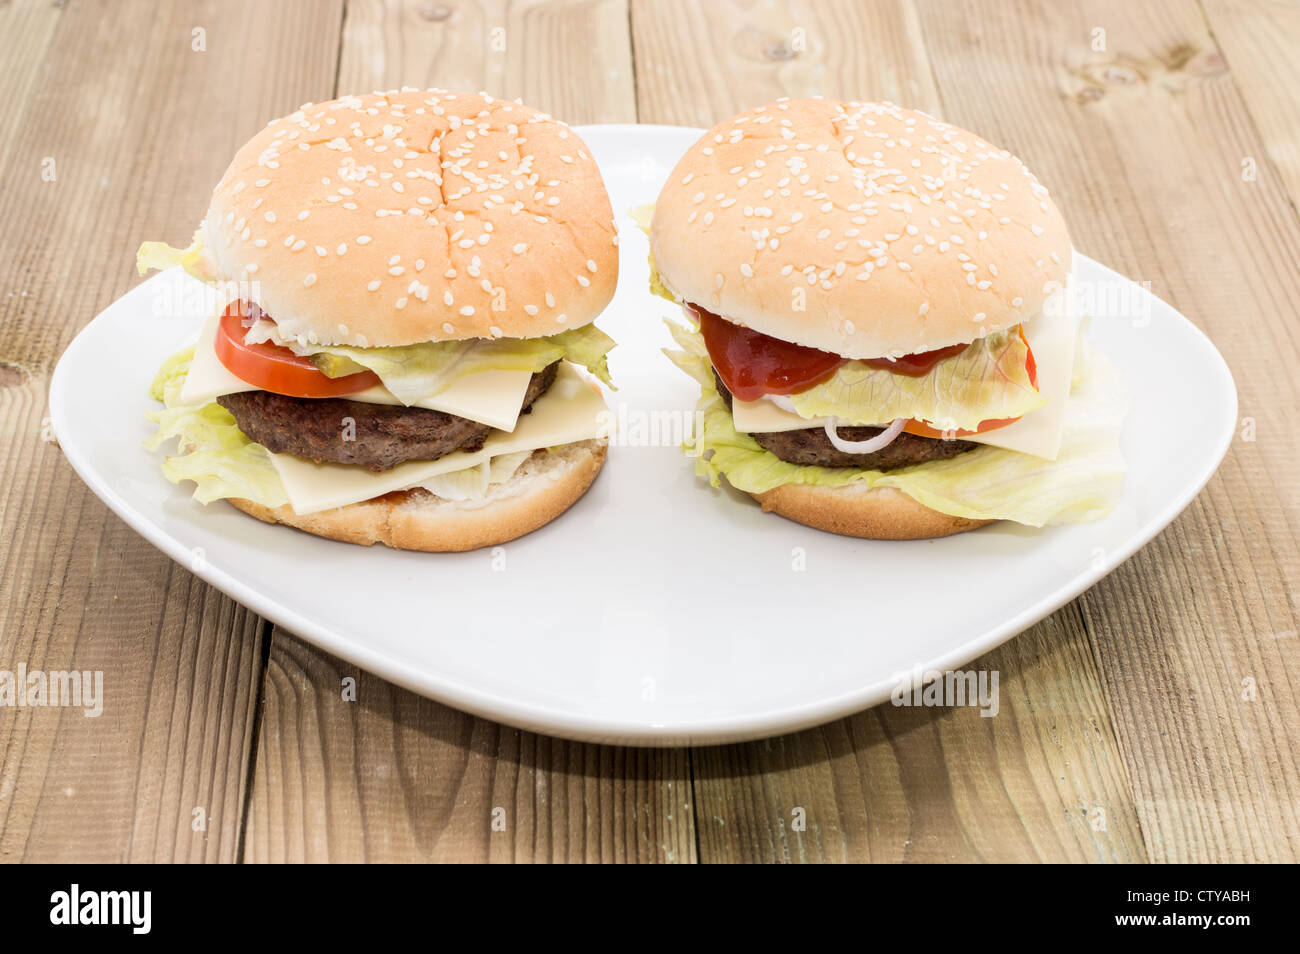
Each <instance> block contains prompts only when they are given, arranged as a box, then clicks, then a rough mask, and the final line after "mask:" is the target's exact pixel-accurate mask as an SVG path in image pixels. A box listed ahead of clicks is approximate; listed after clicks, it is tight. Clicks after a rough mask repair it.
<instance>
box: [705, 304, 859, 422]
mask: <svg viewBox="0 0 1300 954" xmlns="http://www.w3.org/2000/svg"><path fill="white" fill-rule="evenodd" d="M685 307H686V310H687V311H689V312H690V314H691V315H692V317H694V318H695V319H696V320H697V321H699V323H700V334H702V335H703V336H704V345H705V347H707V348H708V349H709V360H711V361H712V362H713V367H714V368H716V369H717V372H718V377H720V378H722V383H723V384H725V385H726V386H727V390H728V391H730V392H731V393H732V394H734V395H735V396H736V397H737V398H739V399H740V400H742V401H757V400H758V399H759V398H761V397H762V396H763V395H764V394H798V393H799V392H800V391H806V390H808V389H809V388H811V387H814V386H816V385H818V384H821V383H822V382H823V381H825V380H826V379H827V378H829V377H830V376H831V375H832V374H834V373H835V371H836V369H838V368H839V366H840V365H841V364H843V363H844V359H843V358H841V357H840V356H839V355H837V354H831V353H830V352H829V351H818V350H817V349H816V348H805V347H804V346H803V345H797V344H793V343H791V342H789V341H782V340H781V339H780V338H773V337H772V336H771V335H765V334H763V333H762V332H758V331H754V330H752V329H750V328H742V327H740V325H736V324H732V323H731V322H730V321H727V320H726V319H724V318H719V317H718V316H717V315H715V314H714V313H713V312H711V311H706V310H705V309H703V308H701V307H700V306H699V305H693V304H689V303H688V304H686V306H685Z"/></svg>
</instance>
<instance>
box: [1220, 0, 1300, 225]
mask: <svg viewBox="0 0 1300 954" xmlns="http://www.w3.org/2000/svg"><path fill="white" fill-rule="evenodd" d="M1201 7H1202V9H1203V10H1204V12H1205V17H1206V20H1207V21H1208V23H1209V27H1210V31H1211V35H1212V36H1213V39H1214V43H1215V45H1216V46H1217V47H1218V49H1219V52H1220V53H1222V54H1223V57H1224V59H1225V60H1226V61H1227V64H1228V69H1229V70H1230V71H1231V76H1232V81H1233V83H1234V84H1235V85H1236V87H1237V89H1238V90H1239V91H1240V92H1241V98H1242V101H1243V102H1244V103H1245V106H1246V110H1247V111H1248V112H1249V113H1250V116H1251V118H1252V119H1253V120H1254V122H1255V128H1256V129H1257V130H1258V131H1259V137H1260V140H1261V141H1262V142H1263V144H1264V149H1265V156H1266V157H1267V161H1268V162H1271V163H1272V164H1273V166H1274V167H1275V169H1276V173H1277V176H1278V177H1279V178H1280V179H1281V180H1282V184H1283V186H1284V187H1285V188H1286V190H1287V192H1288V193H1289V194H1290V195H1291V197H1292V199H1296V198H1297V197H1300V98H1297V96H1296V90H1297V89H1300V53H1298V52H1297V51H1300V6H1297V5H1296V4H1294V3H1279V2H1277V0H1202V2H1201ZM1242 158H1243V161H1244V160H1245V159H1246V158H1251V159H1254V160H1255V161H1256V162H1260V161H1264V158H1265V157H1262V156H1251V157H1242Z"/></svg>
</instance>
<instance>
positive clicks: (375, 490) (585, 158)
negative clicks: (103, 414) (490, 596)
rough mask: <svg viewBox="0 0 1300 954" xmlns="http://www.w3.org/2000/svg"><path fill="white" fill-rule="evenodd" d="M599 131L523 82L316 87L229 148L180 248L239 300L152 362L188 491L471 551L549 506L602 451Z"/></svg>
mask: <svg viewBox="0 0 1300 954" xmlns="http://www.w3.org/2000/svg"><path fill="white" fill-rule="evenodd" d="M617 243H618V239H617V234H616V228H615V225H614V220H613V215H612V213H611V210H610V204H609V198H608V196H607V195H606V193H605V187H604V184H603V183H602V181H601V177H600V173H599V171H598V170H597V168H596V164H595V162H594V161H593V160H592V158H591V155H590V154H589V153H588V151H587V149H586V147H585V146H584V144H583V142H582V140H581V139H579V138H578V136H576V135H575V134H574V133H573V132H572V131H571V130H570V129H569V128H568V127H566V126H565V125H564V124H563V123H560V122H558V121H556V120H554V119H552V118H551V117H550V116H547V115H545V114H543V113H539V112H537V111H536V110H533V109H530V108H528V107H527V106H522V105H520V104H518V103H514V102H507V101H502V100H495V99H492V98H491V97H488V96H484V95H464V94H459V93H449V92H445V91H440V90H429V91H416V90H402V91H401V92H391V93H387V94H375V95H370V96H350V97H345V98H343V99H339V100H335V101H333V102H328V103H319V104H309V105H306V106H303V107H302V108H301V109H299V110H298V111H297V112H295V113H293V114H292V115H290V116H286V117H284V118H282V119H277V120H275V121H274V122H272V123H271V124H270V125H268V126H267V127H266V128H265V129H263V130H262V131H261V132H259V133H258V134H257V135H256V136H254V137H253V139H252V140H251V141H249V142H248V143H247V145H245V146H244V147H243V148H242V149H241V150H240V151H239V152H238V153H237V154H236V156H235V159H234V161H233V162H232V163H231V165H230V168H229V169H228V170H227V171H226V173H225V175H224V176H223V177H222V179H221V181H220V182H219V183H218V184H217V187H216V189H215V190H214V191H213V194H212V202H211V205H210V206H209V209H208V213H207V216H206V218H204V220H203V223H202V225H200V227H199V229H198V231H197V232H196V233H195V235H194V241H193V243H192V244H191V245H190V246H189V247H188V248H186V249H180V250H178V249H172V248H170V247H168V246H165V245H161V244H158V243H148V244H146V245H144V246H143V247H142V248H141V250H140V254H139V266H140V271H141V273H142V274H143V273H144V272H145V270H146V269H148V268H151V267H152V268H162V267H167V266H170V265H174V264H179V265H182V266H183V267H184V268H185V269H186V271H188V272H189V273H190V274H191V275H193V276H195V277H197V278H199V279H202V280H203V281H205V282H208V283H211V284H213V285H215V286H217V288H218V289H219V292H220V294H219V299H220V300H221V302H222V304H221V305H220V306H219V308H218V309H217V313H214V314H213V315H212V316H211V317H209V318H208V319H207V321H206V322H205V323H204V325H203V327H202V330H201V333H200V335H199V339H198V342H197V344H195V346H194V347H193V348H190V349H187V350H186V351H184V352H182V353H180V354H178V355H175V356H173V357H172V358H170V359H169V360H168V361H167V362H166V364H165V365H164V366H163V368H162V370H161V371H160V372H159V374H158V377H157V379H156V380H155V382H154V387H153V391H152V393H153V396H154V397H155V398H156V399H157V400H159V401H161V402H162V403H163V404H164V405H165V409H164V410H161V411H159V412H157V413H155V414H153V415H152V417H153V418H154V419H155V420H156V421H157V422H158V425H159V428H158V433H157V434H156V435H155V436H154V438H153V439H152V441H151V443H152V446H154V447H157V446H159V445H161V444H162V443H163V442H164V441H167V440H169V439H171V438H176V439H177V449H178V454H177V455H176V456H172V457H169V458H168V459H167V460H166V462H165V463H164V464H163V472H164V474H165V475H166V476H167V477H168V478H169V479H170V480H172V481H173V482H180V481H183V480H185V481H193V482H194V484H195V485H196V490H195V492H194V496H195V498H196V499H197V500H199V501H201V502H203V503H208V502H210V501H212V500H216V499H226V500H229V501H230V503H232V504H233V505H234V506H235V507H238V508H239V509H240V510H242V511H244V512H246V513H248V514H251V515H252V516H254V517H257V518H258V519H260V520H264V521H267V522H273V523H282V524H287V525H289V526H292V527H297V528H299V529H301V530H305V531H307V532H309V533H313V534H317V535H319V536H323V537H330V538H333V539H337V540H345V541H348V542H351V543H361V544H367V545H368V544H372V543H375V542H379V543H385V544H387V545H389V546H392V547H398V548H402V549H412V550H467V549H472V548H475V547H482V546H489V545H492V544H497V543H502V542H504V541H507V540H511V539H514V538H516V537H518V536H520V535H522V534H525V533H528V532H529V531H532V530H535V529H537V528H538V527H540V526H542V525H543V524H545V523H547V522H549V521H551V520H553V519H555V518H556V517H557V516H559V515H560V514H561V513H562V512H563V511H564V510H565V509H566V508H568V507H569V506H570V505H571V504H572V503H573V502H574V501H576V500H577V499H578V498H579V497H581V496H582V494H583V493H584V492H585V491H586V490H587V488H588V487H589V486H590V485H591V483H592V481H593V480H594V479H595V477H596V474H597V473H598V472H599V471H600V469H601V466H602V464H603V462H604V459H605V452H606V447H607V440H606V438H605V437H604V436H603V428H602V426H601V423H602V420H603V416H604V412H605V405H604V401H603V400H602V399H601V397H600V394H599V391H598V390H597V389H596V387H595V386H594V385H593V384H591V383H589V381H588V379H587V378H586V377H585V376H584V375H583V374H581V373H580V372H578V371H576V370H575V367H574V366H575V365H576V366H581V367H584V368H586V369H587V371H589V372H590V373H592V374H594V375H595V376H596V377H597V378H599V379H600V380H602V381H603V382H605V383H606V384H609V383H610V381H609V376H608V371H607V368H606V360H605V356H606V352H608V351H609V350H610V348H611V347H613V345H614V342H613V341H612V340H611V339H610V338H609V337H607V336H606V335H605V334H603V333H602V332H601V331H599V330H598V329H596V328H595V327H594V325H593V324H592V321H593V319H595V318H596V316H597V315H599V314H600V312H601V310H602V309H603V308H604V307H605V305H606V304H607V303H608V302H609V300H610V298H611V297H612V295H613V293H614V286H615V284H616V281H617V278H618V257H617V251H618V249H617V248H616V245H617Z"/></svg>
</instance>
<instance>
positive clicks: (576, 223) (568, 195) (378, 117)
mask: <svg viewBox="0 0 1300 954" xmlns="http://www.w3.org/2000/svg"><path fill="white" fill-rule="evenodd" d="M201 231H202V238H203V243H204V246H205V247H204V249H203V252H202V260H203V267H204V268H205V269H206V270H207V271H209V272H211V273H212V274H213V275H214V277H216V278H218V279H220V280H224V281H234V282H247V283H249V285H250V287H251V289H252V291H251V292H247V293H246V294H247V295H249V296H250V297H254V298H255V299H256V301H257V303H258V304H259V305H261V306H262V308H263V309H264V310H265V311H266V312H267V314H268V315H270V316H271V317H272V318H274V319H275V321H276V323H277V325H278V326H279V329H280V331H281V333H282V334H284V335H286V336H293V337H303V338H306V339H308V340H310V341H313V342H317V343H321V344H350V345H358V346H361V347H376V346H381V345H405V344H417V343H420V342H425V341H446V340H456V339H462V338H490V337H503V336H504V337H510V338H533V337H540V336H544V335H553V334H556V333H558V332H561V331H564V330H565V329H568V328H575V327H578V326H580V325H585V324H587V323H588V322H590V321H591V320H592V319H593V318H595V317H596V316H597V315H598V314H600V312H601V310H602V309H603V308H604V307H605V305H606V304H607V303H608V302H609V300H610V298H611V297H612V296H613V294H614V286H615V284H616V283H617V281H618V249H617V248H616V245H617V244H618V239H617V228H616V226H615V224H614V215H613V212H612V210H611V209H610V205H609V196H608V195H607V194H606V193H605V185H604V183H603V182H602V181H601V177H600V172H599V170H598V169H597V168H596V163H595V162H594V161H593V159H592V158H591V154H590V153H589V152H588V150H587V147H586V145H585V144H584V143H583V141H582V140H581V139H580V138H578V136H577V135H576V134H575V133H574V132H573V131H572V130H570V129H569V127H568V126H566V125H565V124H564V123H562V122H559V121H558V120H556V119H552V118H551V117H550V116H548V115H546V114H545V113H540V112H538V111H537V110H535V109H531V108H529V107H527V106H521V105H520V104H518V103H515V102H511V101H508V100H498V99H493V98H492V97H490V96H486V95H483V94H479V95H472V94H470V95H467V94H464V93H449V92H445V91H442V90H426V91H419V90H409V89H404V90H402V91H400V92H397V91H393V92H389V93H375V94H373V95H369V96H346V97H344V98H342V99H338V100H334V101H332V102H328V103H318V104H308V105H306V106H303V107H302V108H300V109H299V110H298V111H297V112H296V113H294V114H293V115H291V116H286V117H284V118H283V119H277V120H275V121H274V122H272V123H271V124H270V125H268V126H267V127H266V128H265V129H263V130H262V131H261V132H259V133H258V134H257V135H256V136H254V137H253V138H252V139H251V140H249V142H248V143H247V144H246V145H245V146H244V147H243V148H242V149H240V150H239V152H238V153H237V154H236V155H235V160H234V162H232V163H231V164H230V168H229V169H227V170H226V174H225V176H223V177H222V179H221V182H220V183H218V184H217V187H216V189H215V190H214V191H213V193H212V205H211V207H210V208H209V209H208V214H207V218H205V219H204V222H203V226H202V230H201Z"/></svg>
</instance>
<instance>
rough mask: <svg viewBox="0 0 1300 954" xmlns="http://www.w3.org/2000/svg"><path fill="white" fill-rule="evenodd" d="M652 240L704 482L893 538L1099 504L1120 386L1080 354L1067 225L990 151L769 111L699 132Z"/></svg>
mask: <svg viewBox="0 0 1300 954" xmlns="http://www.w3.org/2000/svg"><path fill="white" fill-rule="evenodd" d="M648 234H649V239H650V252H651V287H652V290H654V291H655V292H657V293H658V294H660V295H662V296H664V297H666V298H668V299H669V300H671V301H674V302H676V303H678V304H680V305H681V307H682V309H683V310H684V312H685V314H686V317H687V318H688V320H689V324H688V325H687V326H685V327H683V326H681V325H674V326H673V330H674V335H675V337H676V340H677V342H678V344H679V345H680V346H681V348H680V350H679V351H675V352H671V353H670V357H673V358H674V360H675V361H676V362H677V363H678V364H679V365H680V366H681V367H682V368H683V369H684V370H686V371H687V372H688V373H690V374H692V375H693V376H694V377H695V378H696V379H697V380H698V381H699V383H700V385H701V388H702V391H703V394H702V398H701V403H700V412H701V413H700V415H699V419H700V420H701V421H702V422H703V423H702V427H701V428H700V429H699V432H698V433H696V434H695V435H694V437H693V439H692V441H691V442H690V446H689V449H690V450H691V451H692V452H693V453H694V454H695V455H696V457H697V464H696V466H697V470H698V471H699V473H701V474H702V475H704V476H707V477H709V478H710V480H711V481H712V482H713V484H714V485H715V486H716V485H717V484H718V482H719V480H720V478H726V480H727V481H728V482H729V483H730V484H732V485H733V486H734V487H736V488H737V489H740V490H742V491H746V492H748V493H750V494H751V495H752V496H754V497H755V498H756V499H757V500H758V501H759V502H760V503H761V505H762V509H763V510H765V511H772V512H775V513H778V514H780V515H782V516H785V517H788V518H790V519H792V520H795V521H798V522H800V523H803V524H807V525H809V526H812V527H817V528H820V529H823V530H829V531H832V532H835V533H842V534H848V535H851V536H858V537H873V538H887V539H907V538H916V537H936V536H943V535H946V534H951V533H956V532H959V531H963V530H970V529H973V528H975V527H979V526H981V525H983V524H986V523H989V522H991V521H994V520H1001V519H1009V520H1015V521H1018V522H1021V523H1024V524H1028V525H1032V526H1042V525H1044V524H1049V523H1060V522H1066V521H1073V520H1083V519H1092V518H1095V517H1097V516H1100V515H1102V514H1104V513H1106V512H1107V511H1108V510H1109V509H1110V508H1111V506H1112V503H1113V499H1114V496H1115V494H1116V492H1117V489H1118V484H1119V479H1120V475H1121V473H1122V470H1123V466H1122V461H1121V460H1120V458H1119V455H1118V445H1117V435H1118V429H1119V416H1120V414H1122V409H1121V408H1120V407H1119V404H1120V400H1119V398H1118V395H1119V393H1120V389H1119V388H1118V386H1117V385H1116V384H1115V383H1114V380H1113V377H1114V376H1113V374H1112V373H1110V372H1109V370H1108V366H1106V365H1105V364H1104V360H1103V359H1101V358H1100V357H1099V356H1098V357H1096V358H1093V359H1091V360H1090V359H1089V358H1088V356H1087V355H1086V353H1085V349H1084V348H1083V347H1082V346H1079V347H1076V337H1077V328H1078V325H1079V323H1078V322H1077V321H1076V319H1075V316H1074V314H1073V309H1072V307H1071V304H1070V302H1071V296H1070V295H1069V294H1068V290H1067V279H1068V277H1069V274H1070V269H1071V246H1070V238H1069V235H1068V233H1067V231H1066V227H1065V223H1064V221H1063V220H1062V218H1061V214H1060V212H1058V211H1057V208H1056V206H1055V205H1054V204H1053V202H1052V200H1051V198H1050V197H1049V196H1048V193H1047V190H1046V189H1045V188H1043V186H1041V185H1040V184H1039V183H1038V181H1037V180H1036V179H1035V178H1034V177H1033V176H1032V175H1031V174H1030V173H1029V171H1028V170H1027V169H1026V168H1025V166H1024V165H1023V163H1021V161H1020V160H1019V159H1017V158H1016V157H1015V156H1013V155H1011V154H1010V153H1009V152H1007V151H1006V150H1004V149H999V148H997V147H996V146H992V145H990V144H989V143H987V142H985V141H984V140H983V139H980V138H979V137H978V136H975V135H973V134H972V133H969V132H966V131H965V130H962V129H958V128H957V127H955V126H952V125H949V124H948V123H944V122H940V121H939V120H937V119H934V118H932V117H930V116H927V115H925V114H924V113H919V112H914V111H912V110H908V109H901V108H899V107H897V106H893V105H890V104H881V103H862V102H834V101H830V100H821V99H807V100H793V101H781V102H777V103H773V104H771V105H768V106H763V107H760V108H758V109H753V110H750V111H749V112H746V113H742V114H741V115H739V116H736V117H734V118H732V119H729V120H727V121H725V122H723V123H721V124H719V125H718V126H715V127H714V128H713V129H711V130H709V131H708V132H707V133H706V134H705V135H704V136H703V137H701V138H700V139H699V141H698V142H696V143H695V145H693V146H692V147H691V148H690V149H689V150H688V151H687V153H686V154H685V155H684V156H683V157H682V159H681V161H680V162H678V164H677V166H676V168H675V169H674V170H673V172H672V174H671V175H670V176H669V179H668V181H667V183H666V184H665V185H664V187H663V190H662V192H661V193H660V195H659V199H658V202H657V203H656V204H655V207H654V211H653V216H652V218H651V220H650V224H649V228H648ZM1103 379H1104V380H1103ZM1072 388H1073V390H1072Z"/></svg>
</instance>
